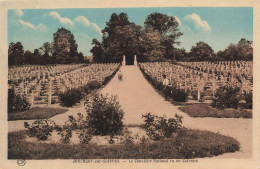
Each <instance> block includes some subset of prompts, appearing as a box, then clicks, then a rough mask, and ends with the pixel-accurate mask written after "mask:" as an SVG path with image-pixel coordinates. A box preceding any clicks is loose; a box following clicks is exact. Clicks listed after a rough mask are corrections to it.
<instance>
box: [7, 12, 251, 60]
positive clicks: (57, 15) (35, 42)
mask: <svg viewBox="0 0 260 169" xmlns="http://www.w3.org/2000/svg"><path fill="white" fill-rule="evenodd" d="M121 12H125V13H127V14H128V17H129V21H130V22H135V23H136V24H137V25H142V26H143V24H144V21H145V19H146V17H147V16H148V15H149V14H151V13H153V12H160V13H163V14H167V15H170V16H175V17H176V19H177V21H178V22H179V25H180V26H179V29H180V31H181V32H183V33H184V35H183V36H182V37H181V38H180V39H179V41H180V42H181V45H180V46H179V48H185V49H186V50H187V51H189V50H190V49H191V47H192V46H193V45H195V43H196V42H199V41H203V42H206V43H208V44H209V45H210V46H211V47H212V48H213V49H214V51H215V52H217V51H219V50H223V49H225V48H226V47H227V46H228V45H229V44H230V43H237V42H238V41H239V40H240V39H241V38H246V39H248V40H253V8H251V7H250V8H245V7H243V8H226V7H225V8H208V7H203V8H191V7H183V8H181V7H176V8H104V9H15V10H14V9H13V10H8V43H10V42H17V41H20V42H22V44H23V46H24V49H25V50H31V51H32V52H33V50H34V49H35V48H39V47H40V46H41V45H42V44H43V43H44V42H52V41H53V33H55V32H56V31H57V29H58V28H61V27H64V28H66V29H69V30H70V31H71V32H72V33H73V34H74V37H75V39H76V41H77V44H78V51H79V52H83V54H84V55H85V56H90V55H91V53H90V52H89V50H90V49H91V48H92V46H91V42H92V39H93V38H97V39H99V40H101V37H102V34H101V30H102V29H104V28H105V26H106V21H108V20H109V18H110V16H111V14H112V13H117V14H119V13H121Z"/></svg>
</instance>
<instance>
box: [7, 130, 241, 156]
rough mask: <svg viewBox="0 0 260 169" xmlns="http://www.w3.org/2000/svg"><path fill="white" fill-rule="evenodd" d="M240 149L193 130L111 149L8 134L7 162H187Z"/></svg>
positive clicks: (224, 139) (223, 139)
mask: <svg viewBox="0 0 260 169" xmlns="http://www.w3.org/2000/svg"><path fill="white" fill-rule="evenodd" d="M238 150H239V143H238V142H237V141H236V140H235V139H233V138H231V137H227V136H223V135H220V134H217V133H212V132H208V131H199V130H190V129H183V130H182V132H181V133H180V134H179V135H178V136H177V137H173V138H167V139H163V140H160V141H156V142H148V143H143V144H142V143H140V144H131V143H130V144H127V143H126V144H122V145H109V146H98V145H96V144H74V145H68V144H47V143H32V142H26V141H25V131H19V132H12V133H9V134H8V159H57V158H60V159H130V158H132V159H168V158H169V159H176V158H177V159H187V158H203V157H211V156H216V155H220V154H223V153H227V152H235V151H238Z"/></svg>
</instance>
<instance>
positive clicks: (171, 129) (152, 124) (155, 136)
mask: <svg viewBox="0 0 260 169" xmlns="http://www.w3.org/2000/svg"><path fill="white" fill-rule="evenodd" d="M142 118H144V119H145V120H144V124H143V125H142V126H143V128H144V129H145V131H146V133H147V135H148V136H149V137H150V138H151V139H152V140H160V139H163V138H170V137H172V136H173V134H177V133H178V132H179V131H180V130H181V128H182V116H179V115H177V114H175V118H169V119H167V118H166V117H165V116H156V115H153V114H151V113H147V114H146V115H142Z"/></svg>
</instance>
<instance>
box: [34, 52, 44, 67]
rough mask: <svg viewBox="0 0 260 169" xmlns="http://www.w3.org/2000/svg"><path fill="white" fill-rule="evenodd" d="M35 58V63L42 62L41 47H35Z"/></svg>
mask: <svg viewBox="0 0 260 169" xmlns="http://www.w3.org/2000/svg"><path fill="white" fill-rule="evenodd" d="M33 55H34V58H35V64H42V63H41V53H40V50H39V49H34V52H33Z"/></svg>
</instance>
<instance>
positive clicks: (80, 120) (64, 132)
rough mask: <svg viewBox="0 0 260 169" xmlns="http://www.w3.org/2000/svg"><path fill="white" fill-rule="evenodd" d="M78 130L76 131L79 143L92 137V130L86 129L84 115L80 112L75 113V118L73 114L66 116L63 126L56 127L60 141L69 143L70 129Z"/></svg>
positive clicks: (85, 141) (86, 141) (85, 142)
mask: <svg viewBox="0 0 260 169" xmlns="http://www.w3.org/2000/svg"><path fill="white" fill-rule="evenodd" d="M77 129H79V130H80V131H79V132H77V135H78V138H79V140H80V143H83V144H87V143H88V142H89V141H90V140H91V139H92V133H93V132H92V130H91V129H88V127H87V123H86V117H84V116H83V115H82V114H81V113H78V114H77V118H75V117H73V116H68V121H67V122H66V123H65V125H64V126H62V127H60V126H58V127H56V130H57V131H58V135H60V136H61V139H60V141H61V142H62V143H69V142H70V139H71V137H72V130H77Z"/></svg>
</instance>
